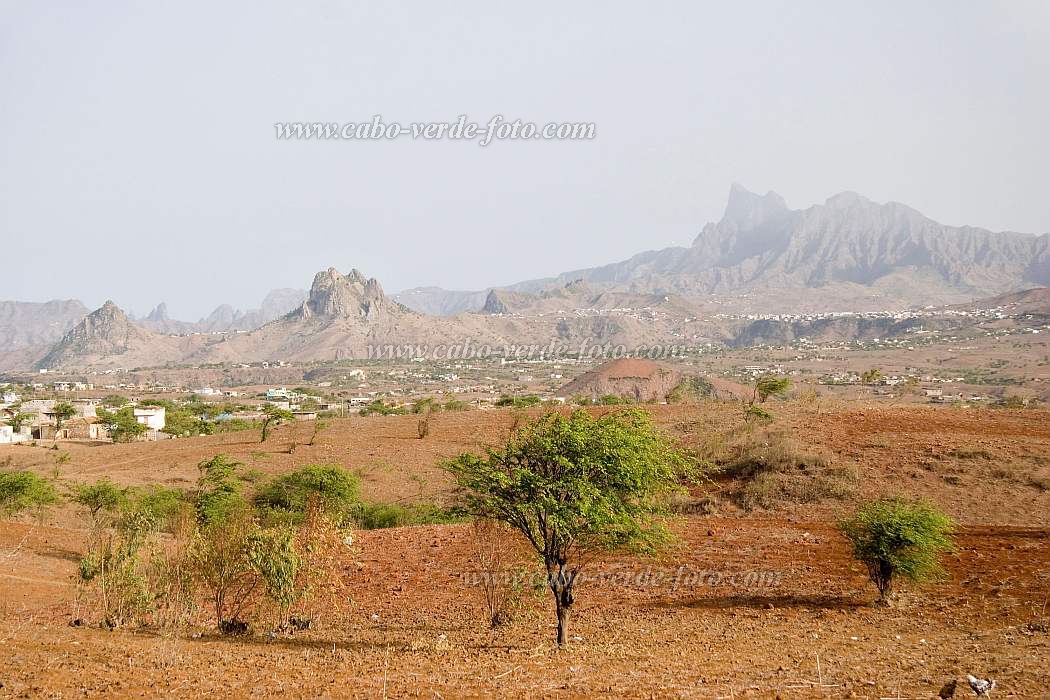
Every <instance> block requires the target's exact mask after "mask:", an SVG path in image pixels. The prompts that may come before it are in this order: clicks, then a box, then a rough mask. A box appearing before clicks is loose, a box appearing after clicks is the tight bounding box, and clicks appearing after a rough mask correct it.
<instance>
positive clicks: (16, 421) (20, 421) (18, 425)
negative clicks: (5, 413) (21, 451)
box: [8, 413, 36, 433]
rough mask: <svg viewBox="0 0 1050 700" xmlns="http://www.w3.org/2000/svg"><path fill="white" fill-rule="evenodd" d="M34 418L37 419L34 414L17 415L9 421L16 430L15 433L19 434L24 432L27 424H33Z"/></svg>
mask: <svg viewBox="0 0 1050 700" xmlns="http://www.w3.org/2000/svg"><path fill="white" fill-rule="evenodd" d="M34 418H36V415H34V414H32V413H16V414H15V415H13V416H11V418H10V419H9V420H8V423H10V424H11V427H12V428H14V429H15V432H16V433H17V432H21V431H22V426H23V425H25V424H26V423H31V422H32V421H33V419H34Z"/></svg>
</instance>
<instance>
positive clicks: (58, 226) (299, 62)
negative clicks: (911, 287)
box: [0, 0, 1050, 319]
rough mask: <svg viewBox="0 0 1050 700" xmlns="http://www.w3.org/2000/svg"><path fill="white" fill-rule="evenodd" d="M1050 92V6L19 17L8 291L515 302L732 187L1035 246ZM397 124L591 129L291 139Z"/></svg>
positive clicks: (172, 6)
mask: <svg viewBox="0 0 1050 700" xmlns="http://www.w3.org/2000/svg"><path fill="white" fill-rule="evenodd" d="M1048 86H1050V2H1045V0H1031V1H1023V0H1010V1H1008V2H998V3H991V2H975V1H973V2H960V1H958V0H950V1H945V2H921V3H916V2H910V1H909V2H886V1H884V0H879V1H878V2H875V1H872V2H863V3H851V2H799V1H798V0H792V1H790V2H755V3H736V2H734V3H728V2H711V3H703V2H663V3H661V2H646V3H638V2H631V3H612V2H594V3H551V4H545V3H540V2H530V3H520V2H519V3H498V2H493V1H491V0H489V1H488V2H482V3H467V2H460V3H434V2H422V1H421V2H411V3H395V2H375V3H365V2H342V3H340V2H318V3H309V2H295V3H289V2H245V3H214V2H201V3H197V2H187V1H185V0H178V1H177V2H138V3H120V2H93V3H84V2H79V1H77V2H69V3H61V2H21V1H13V2H6V1H0V192H2V198H0V261H2V264H0V299H20V300H46V299H51V298H80V299H82V300H83V301H84V302H85V303H87V304H88V305H90V306H96V305H98V304H100V303H101V302H102V301H103V300H104V299H106V298H113V299H114V300H115V301H116V302H117V303H118V304H120V305H122V306H124V307H125V308H126V309H129V310H132V311H134V312H136V313H145V312H146V311H148V310H149V309H150V308H151V307H152V306H153V305H155V304H156V303H158V302H160V301H167V302H168V304H169V307H170V310H171V312H172V314H173V315H174V316H175V317H180V318H189V319H196V318H197V317H199V316H202V315H204V314H205V313H207V312H208V311H210V310H211V309H212V308H213V307H214V306H216V305H217V304H219V303H221V302H227V303H232V304H234V305H237V306H241V307H249V306H254V305H257V304H258V302H259V301H260V300H261V298H262V297H263V295H264V294H265V293H266V291H267V290H269V289H271V288H274V287H302V288H305V287H308V286H309V283H310V281H311V279H312V277H313V274H314V273H315V272H316V271H317V270H319V269H322V268H325V267H328V266H335V267H337V268H339V269H341V270H342V271H344V272H348V271H349V270H350V268H352V267H357V268H360V269H361V270H362V271H363V272H365V273H366V274H368V275H371V276H376V277H378V278H379V279H380V281H381V282H382V284H383V285H384V287H385V289H386V290H387V291H397V290H400V289H403V288H406V287H411V286H416V285H431V284H433V285H440V286H443V287H447V288H458V289H465V288H482V287H485V286H488V285H494V284H509V283H512V282H515V281H518V280H521V279H527V278H532V277H539V276H546V275H550V274H554V273H557V272H560V271H563V270H569V269H573V268H578V267H585V266H591V265H597V264H601V263H605V262H611V261H614V260H618V259H621V258H624V257H627V256H629V255H631V254H634V253H637V252H639V251H641V250H645V249H651V248H660V247H664V246H669V245H688V244H689V243H690V242H691V241H692V239H693V237H694V236H695V235H696V233H697V232H698V231H699V230H700V228H701V226H702V225H703V224H704V223H705V222H706V221H709V220H716V219H718V218H720V216H721V214H722V210H723V208H724V206H725V199H726V195H727V193H728V190H729V186H730V184H731V183H732V182H740V183H742V184H743V185H745V186H746V187H748V188H750V189H752V190H756V191H761V192H765V191H766V190H769V189H773V190H776V191H777V192H779V193H780V194H782V195H783V196H784V197H785V198H786V199H787V201H788V203H789V205H791V206H792V207H796V208H801V207H805V206H809V205H810V204H813V203H816V202H823V201H824V200H825V199H826V198H827V197H829V196H830V195H832V194H835V193H836V192H839V191H842V190H855V191H858V192H861V193H863V194H865V195H867V196H868V197H870V198H872V199H875V200H877V201H886V200H897V201H901V202H905V203H907V204H910V205H911V206H914V207H916V208H917V209H919V210H920V211H922V212H924V213H926V214H927V215H929V216H931V217H933V218H935V219H938V220H940V221H943V222H945V223H949V224H964V223H966V224H973V225H977V226H983V227H986V228H990V229H993V230H1003V229H1012V230H1019V231H1026V232H1033V233H1043V232H1046V231H1050V191H1048V185H1050V172H1048V166H1050V129H1048V126H1047V125H1048V124H1050V89H1048ZM377 114H378V115H382V117H383V119H384V121H386V122H394V121H396V122H402V123H408V122H422V121H452V120H455V119H456V118H457V117H458V116H459V115H461V114H465V115H467V116H468V118H469V119H470V120H472V121H477V122H487V121H488V120H489V119H490V118H491V117H492V116H493V115H496V114H502V115H504V116H505V117H507V118H508V119H514V118H521V119H522V120H524V121H529V122H536V123H546V122H563V121H578V122H594V123H595V124H596V137H595V138H594V139H593V140H591V141H536V140H532V141H498V142H493V143H492V144H490V145H488V146H486V147H480V146H479V145H478V142H477V141H466V140H464V141H441V142H433V141H422V140H412V139H409V138H405V137H401V138H400V139H398V140H395V141H386V140H383V141H363V142H362V141H335V140H333V141H313V140H311V141H278V140H277V139H276V137H275V128H274V124H275V123H277V122H286V121H310V122H318V121H324V122H360V121H367V120H370V119H371V118H372V117H373V116H374V115H377Z"/></svg>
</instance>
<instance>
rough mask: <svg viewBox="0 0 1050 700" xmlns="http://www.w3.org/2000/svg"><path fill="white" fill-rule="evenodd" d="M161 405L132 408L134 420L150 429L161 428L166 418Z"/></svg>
mask: <svg viewBox="0 0 1050 700" xmlns="http://www.w3.org/2000/svg"><path fill="white" fill-rule="evenodd" d="M165 413H166V412H165V410H164V408H163V407H162V406H140V407H138V408H135V409H134V414H135V422H136V423H139V424H140V425H144V426H146V427H147V428H149V429H150V430H163V429H164V421H165V420H167V418H166V415H165Z"/></svg>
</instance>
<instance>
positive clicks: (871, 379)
mask: <svg viewBox="0 0 1050 700" xmlns="http://www.w3.org/2000/svg"><path fill="white" fill-rule="evenodd" d="M860 381H861V382H862V383H864V384H878V383H879V382H880V381H882V370H881V369H879V368H878V367H872V368H871V369H869V370H866V371H864V372H863V373H862V374H861V375H860Z"/></svg>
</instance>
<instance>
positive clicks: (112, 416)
mask: <svg viewBox="0 0 1050 700" xmlns="http://www.w3.org/2000/svg"><path fill="white" fill-rule="evenodd" d="M96 414H97V416H98V419H99V421H101V422H102V424H103V425H104V426H106V429H107V430H108V431H109V436H110V437H111V438H112V439H113V442H132V441H133V440H134V439H135V438H137V437H139V436H140V435H142V434H143V433H145V432H146V430H147V428H146V426H145V425H143V424H142V423H139V422H138V421H137V420H135V412H134V410H133V409H132V408H131V406H125V407H124V408H121V409H119V410H117V411H107V410H105V409H99V410H98V411H97V412H96Z"/></svg>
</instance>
